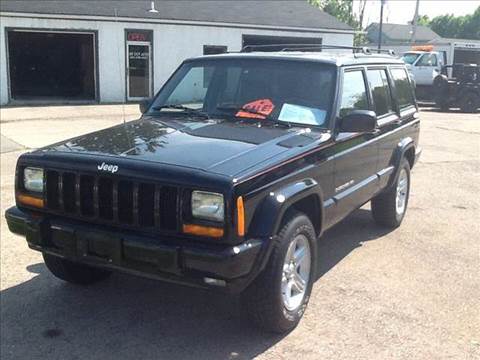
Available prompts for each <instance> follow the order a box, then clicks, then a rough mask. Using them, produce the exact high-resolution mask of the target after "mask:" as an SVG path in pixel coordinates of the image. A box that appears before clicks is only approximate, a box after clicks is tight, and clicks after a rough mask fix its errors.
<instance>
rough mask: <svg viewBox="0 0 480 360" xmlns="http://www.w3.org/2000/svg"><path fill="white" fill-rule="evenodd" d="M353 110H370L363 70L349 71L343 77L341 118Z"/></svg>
mask: <svg viewBox="0 0 480 360" xmlns="http://www.w3.org/2000/svg"><path fill="white" fill-rule="evenodd" d="M353 110H368V99H367V91H366V89H365V81H364V80H363V72H362V71H361V70H356V71H347V72H345V73H344V75H343V89H342V100H341V103H340V116H341V117H342V116H345V115H347V114H349V113H350V112H352V111H353Z"/></svg>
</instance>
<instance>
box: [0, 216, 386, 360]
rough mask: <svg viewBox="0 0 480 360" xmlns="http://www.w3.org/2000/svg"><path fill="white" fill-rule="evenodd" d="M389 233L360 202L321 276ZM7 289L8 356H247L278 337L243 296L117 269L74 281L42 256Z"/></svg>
mask: <svg viewBox="0 0 480 360" xmlns="http://www.w3.org/2000/svg"><path fill="white" fill-rule="evenodd" d="M384 234H385V231H384V230H382V229H379V228H378V227H377V226H376V225H375V224H374V222H373V221H372V219H371V216H370V211H367V210H363V209H360V210H358V211H356V212H355V213H354V214H353V215H352V216H350V217H349V218H348V219H347V220H345V221H343V222H342V223H341V224H340V225H339V226H337V227H335V228H333V229H332V230H330V231H329V232H327V233H326V234H325V235H324V236H323V238H322V239H321V240H320V244H319V256H320V259H319V260H320V267H319V269H318V270H319V277H321V276H322V275H323V274H325V273H326V272H327V271H329V270H330V269H331V268H332V267H334V266H335V265H336V264H338V263H339V262H340V261H341V260H342V259H343V258H344V257H345V256H347V255H348V254H349V253H350V252H351V251H352V250H354V249H355V248H357V247H359V246H361V243H362V242H365V241H369V240H374V239H377V238H378V237H380V236H382V235H384ZM27 270H28V271H30V272H32V273H35V274H37V275H36V276H35V277H34V278H33V279H31V280H29V281H26V282H24V283H21V284H19V285H17V286H14V287H11V288H8V289H6V290H4V291H2V292H1V336H2V341H1V347H2V350H1V354H2V359H3V360H7V359H36V358H39V359H102V360H105V359H246V358H252V357H254V356H256V355H258V354H260V353H262V352H264V351H266V350H267V349H269V348H270V347H272V346H273V345H274V344H276V343H277V342H278V341H280V340H281V339H282V338H283V336H279V335H269V334H263V333H261V332H259V331H257V330H255V329H252V328H250V327H249V326H248V324H247V323H246V322H245V321H244V320H243V319H242V316H241V314H240V310H239V307H240V306H239V300H238V297H234V296H229V295H222V294H215V293H210V292H206V291H203V290H198V289H191V288H185V287H181V286H177V285H172V284H166V283H161V282H156V281H152V280H148V279H142V278H136V277H132V276H127V275H123V274H115V275H114V276H112V278H111V279H109V280H108V281H106V282H104V283H101V284H98V285H95V286H91V287H84V288H82V287H76V286H73V285H69V284H66V283H64V282H62V281H60V280H56V279H55V278H54V277H53V276H52V275H51V274H50V273H49V272H48V270H47V269H46V267H45V265H44V264H43V263H38V264H35V265H31V266H29V267H28V268H27Z"/></svg>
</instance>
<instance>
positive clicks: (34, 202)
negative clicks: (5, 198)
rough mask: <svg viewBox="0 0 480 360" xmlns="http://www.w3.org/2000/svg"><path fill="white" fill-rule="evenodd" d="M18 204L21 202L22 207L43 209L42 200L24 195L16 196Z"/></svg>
mask: <svg viewBox="0 0 480 360" xmlns="http://www.w3.org/2000/svg"><path fill="white" fill-rule="evenodd" d="M17 200H18V202H21V203H22V204H23V205H28V206H33V207H37V208H43V205H44V204H43V199H39V198H37V197H34V196H30V195H25V194H18V196H17Z"/></svg>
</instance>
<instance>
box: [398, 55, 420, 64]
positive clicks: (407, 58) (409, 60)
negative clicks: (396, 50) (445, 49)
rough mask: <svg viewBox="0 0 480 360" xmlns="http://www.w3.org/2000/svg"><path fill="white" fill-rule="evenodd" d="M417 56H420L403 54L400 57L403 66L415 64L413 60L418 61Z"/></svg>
mask: <svg viewBox="0 0 480 360" xmlns="http://www.w3.org/2000/svg"><path fill="white" fill-rule="evenodd" d="M419 56H420V54H414V53H405V54H403V56H402V60H403V61H404V62H405V64H410V65H412V64H413V63H414V62H415V60H417V59H418V57H419Z"/></svg>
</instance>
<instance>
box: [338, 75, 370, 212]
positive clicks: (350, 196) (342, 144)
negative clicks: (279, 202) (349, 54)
mask: <svg viewBox="0 0 480 360" xmlns="http://www.w3.org/2000/svg"><path fill="white" fill-rule="evenodd" d="M370 97H371V96H370V93H369V91H368V86H367V82H366V77H365V70H364V68H354V69H346V70H344V72H343V78H342V86H341V90H340V96H339V99H340V100H339V101H340V105H339V109H338V117H337V124H336V126H337V130H336V137H335V145H334V146H333V149H334V155H333V157H334V159H335V162H334V166H335V176H334V178H335V196H334V200H335V204H336V211H335V220H336V221H338V220H340V219H341V218H343V217H344V216H346V215H347V214H348V213H350V212H351V211H353V210H355V209H356V208H357V207H359V206H361V205H362V204H363V203H365V202H366V201H368V200H369V199H370V198H371V197H372V196H373V194H374V193H376V192H377V190H378V178H377V175H376V172H377V158H378V145H377V142H376V141H375V136H376V135H375V134H367V133H343V132H338V125H339V124H340V121H341V118H342V116H345V115H347V114H348V113H350V112H351V111H353V110H372V105H371V99H370Z"/></svg>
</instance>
